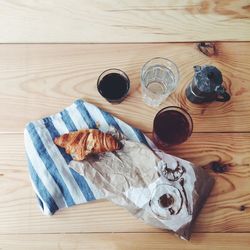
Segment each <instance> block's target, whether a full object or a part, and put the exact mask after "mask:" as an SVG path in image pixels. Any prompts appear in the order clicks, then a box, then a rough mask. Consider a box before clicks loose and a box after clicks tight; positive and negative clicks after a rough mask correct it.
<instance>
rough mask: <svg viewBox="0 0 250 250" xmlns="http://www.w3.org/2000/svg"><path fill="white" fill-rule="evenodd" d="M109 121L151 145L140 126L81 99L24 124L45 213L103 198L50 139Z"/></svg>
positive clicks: (30, 163)
mask: <svg viewBox="0 0 250 250" xmlns="http://www.w3.org/2000/svg"><path fill="white" fill-rule="evenodd" d="M110 125H111V126H113V127H115V128H116V129H118V130H120V131H121V132H122V133H123V134H124V135H125V136H126V137H128V138H129V139H130V140H134V141H139V142H142V143H145V144H147V145H150V146H153V144H152V142H151V141H150V140H149V139H148V138H146V137H145V136H144V134H143V133H142V132H141V131H140V130H139V129H136V128H133V127H131V126H129V125H128V124H126V123H125V122H123V121H121V120H120V119H118V118H116V117H114V116H112V115H111V114H109V113H107V112H105V111H103V110H101V109H99V108H98V107H96V106H95V105H93V104H90V103H88V102H85V101H84V100H77V101H75V102H74V103H73V104H72V105H71V106H69V107H67V108H65V109H64V110H63V111H62V112H60V113H57V114H55V115H52V116H49V117H46V118H43V119H41V120H38V121H34V122H30V123H28V124H27V125H26V128H25V130H24V141H25V150H26V155H27V159H28V167H29V173H30V179H31V183H32V186H33V188H34V190H35V193H36V196H37V198H38V201H39V205H40V208H41V210H42V212H43V213H44V214H46V215H52V214H54V213H55V212H56V211H57V210H58V209H61V208H64V207H70V206H73V205H75V204H81V203H85V202H88V201H92V200H96V199H100V198H102V195H101V193H100V192H99V191H98V189H97V188H96V187H95V186H94V185H93V183H92V182H91V180H89V179H87V178H84V177H83V176H81V175H79V174H78V173H77V172H75V171H74V170H73V169H71V168H69V167H68V163H69V162H70V161H71V160H72V158H71V156H70V155H68V154H66V153H65V151H64V149H62V148H59V147H57V146H56V145H55V144H54V142H53V139H54V138H55V137H57V136H60V135H62V134H65V133H68V132H69V131H76V130H79V129H87V128H97V127H98V128H99V129H100V130H102V131H103V132H106V131H108V129H109V126H110Z"/></svg>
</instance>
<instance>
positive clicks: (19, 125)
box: [0, 43, 250, 132]
mask: <svg viewBox="0 0 250 250" xmlns="http://www.w3.org/2000/svg"><path fill="white" fill-rule="evenodd" d="M215 46H216V54H215V55H214V56H212V57H208V56H206V55H204V54H203V53H201V52H200V51H199V50H198V49H197V48H196V44H193V43H189V44H187V43H176V44H126V45H125V44H123V45H119V44H112V45H108V44H100V45H68V44H67V45H58V44H57V45H55V44H53V45H35V44H33V45H30V44H29V45H27V44H23V45H0V55H1V56H0V107H1V109H0V115H1V123H0V132H22V131H23V128H24V126H25V123H27V122H28V121H30V120H36V119H40V118H41V117H43V116H47V115H50V114H53V113H55V112H58V111H59V110H61V109H62V108H63V107H65V106H67V105H70V104H71V103H72V102H73V101H74V100H76V99H78V98H85V99H86V100H87V101H89V102H92V103H94V104H96V105H98V106H99V107H102V108H104V109H105V110H107V111H110V112H111V113H112V114H114V115H116V116H118V117H120V118H121V119H123V120H124V121H126V122H128V123H130V124H131V125H133V126H136V127H139V128H140V129H142V130H144V131H147V132H150V131H152V121H153V118H154V116H155V114H156V112H157V111H158V110H159V109H160V108H162V107H164V106H167V105H178V106H182V107H184V108H185V109H187V110H188V112H190V114H191V115H192V117H193V120H194V131H195V132H247V131H248V132H249V131H250V112H249V105H250V84H249V70H250V50H249V46H250V43H216V44H215ZM156 56H165V57H168V58H169V59H171V60H173V61H175V62H176V63H177V65H178V66H179V68H180V74H181V81H180V85H179V87H178V88H177V91H176V92H175V93H174V94H173V95H172V96H171V97H169V98H168V100H167V101H165V102H164V103H163V104H162V105H161V106H160V107H158V108H151V107H148V106H146V105H145V104H144V103H143V101H142V99H141V92H140V78H139V75H140V69H141V67H142V65H143V64H144V63H145V62H146V61H147V60H149V59H151V58H153V57H156ZM202 64H213V65H215V66H217V67H218V68H219V69H221V71H222V72H223V75H224V81H225V85H226V87H227V89H228V91H229V92H230V94H231V96H232V97H231V100H230V101H229V102H227V103H218V102H217V103H211V104H205V105H193V104H191V103H190V102H189V101H187V99H186V98H185V93H184V91H185V88H186V86H187V84H188V83H189V82H190V80H191V78H192V76H193V69H192V67H193V65H202ZM112 67H117V68H121V69H123V70H125V71H126V72H127V73H128V75H129V77H130V80H131V90H130V95H129V96H128V97H127V99H126V100H125V101H124V102H123V103H122V104H120V105H111V104H109V103H108V102H106V101H105V100H104V99H103V98H102V97H101V96H100V95H99V94H98V92H97V90H96V80H97V78H98V76H99V74H100V73H101V72H102V71H103V70H105V69H107V68H112ZM242 121H244V122H242Z"/></svg>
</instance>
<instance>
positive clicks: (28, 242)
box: [0, 233, 250, 250]
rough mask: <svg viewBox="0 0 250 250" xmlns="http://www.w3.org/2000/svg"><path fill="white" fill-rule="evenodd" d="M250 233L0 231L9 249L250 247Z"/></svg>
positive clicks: (1, 240)
mask: <svg viewBox="0 0 250 250" xmlns="http://www.w3.org/2000/svg"><path fill="white" fill-rule="evenodd" d="M249 244H250V234H249V233H241V234H237V233H195V234H194V235H193V237H192V239H191V241H190V242H187V241H184V240H181V239H178V238H177V237H175V236H173V235H170V234H168V233H110V234H107V233H97V234H25V235H23V234H19V235H0V247H1V249H2V250H9V249H13V250H14V249H25V250H26V249H37V250H38V249H41V250H43V249H48V250H49V249H53V250H55V249H88V250H89V249H91V250H92V249H93V250H94V249H102V250H105V249H107V250H116V249H117V250H118V249H119V250H121V249H124V250H125V249H129V250H138V249H144V250H147V249H148V250H151V249H155V250H157V249H159V250H160V249H162V250H163V249H164V250H166V249H171V250H179V249H187V250H188V249H192V250H202V249H230V250H234V249H235V250H238V249H241V250H244V249H249Z"/></svg>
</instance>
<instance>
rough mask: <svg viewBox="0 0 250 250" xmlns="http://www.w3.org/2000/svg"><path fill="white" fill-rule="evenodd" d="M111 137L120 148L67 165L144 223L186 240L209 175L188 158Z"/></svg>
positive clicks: (209, 182)
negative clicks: (186, 159) (119, 142)
mask: <svg viewBox="0 0 250 250" xmlns="http://www.w3.org/2000/svg"><path fill="white" fill-rule="evenodd" d="M116 136H118V137H120V140H121V142H122V144H123V147H122V149H121V150H118V151H116V152H106V153H103V154H98V155H92V156H90V157H88V158H87V159H86V160H84V161H81V162H78V161H71V162H70V164H69V166H70V167H71V168H73V169H74V170H75V171H76V172H78V173H79V174H81V175H83V176H85V177H87V178H88V179H90V180H91V181H92V182H93V184H94V185H96V187H97V188H99V189H100V190H101V191H102V192H103V194H104V196H105V197H106V198H107V199H109V200H111V201H112V202H114V203H115V204H117V205H119V206H122V207H124V208H126V209H127V210H128V211H129V212H130V213H132V214H133V215H135V216H136V217H137V218H141V219H142V220H144V222H145V223H147V224H149V225H152V226H154V227H158V228H162V229H167V230H170V231H173V232H175V233H176V234H177V235H179V236H180V237H181V238H183V239H189V238H190V235H191V227H192V224H193V222H194V219H195V218H196V215H197V213H198V211H199V210H200V208H201V207H202V205H203V203H204V201H205V200H206V198H207V196H208V194H209V192H210V190H211V188H212V186H213V184H214V180H213V178H212V177H210V176H209V175H208V174H207V173H206V172H205V171H204V170H203V169H201V168H196V167H194V166H193V165H192V164H191V163H190V162H188V161H185V160H182V159H180V158H177V157H174V156H171V155H168V154H165V153H164V152H162V151H160V150H159V151H157V152H156V153H155V152H153V151H152V150H151V149H150V148H148V147H147V146H145V145H144V144H142V143H138V142H134V141H130V140H126V138H123V137H122V136H121V135H119V134H116Z"/></svg>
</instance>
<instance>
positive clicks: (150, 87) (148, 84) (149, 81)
mask: <svg viewBox="0 0 250 250" xmlns="http://www.w3.org/2000/svg"><path fill="white" fill-rule="evenodd" d="M178 83H179V70H178V67H177V66H176V64H175V63H174V62H172V61H170V60H168V59H166V58H162V57H155V58H153V59H151V60H150V61H148V62H147V63H145V64H144V66H143V67H142V70H141V85H142V97H143V100H144V102H145V103H146V104H148V105H149V106H155V107H156V106H159V105H160V104H161V103H162V102H163V101H164V100H166V98H167V97H168V96H169V95H170V94H171V93H172V92H173V91H174V90H175V89H176V87H177V84H178Z"/></svg>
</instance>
